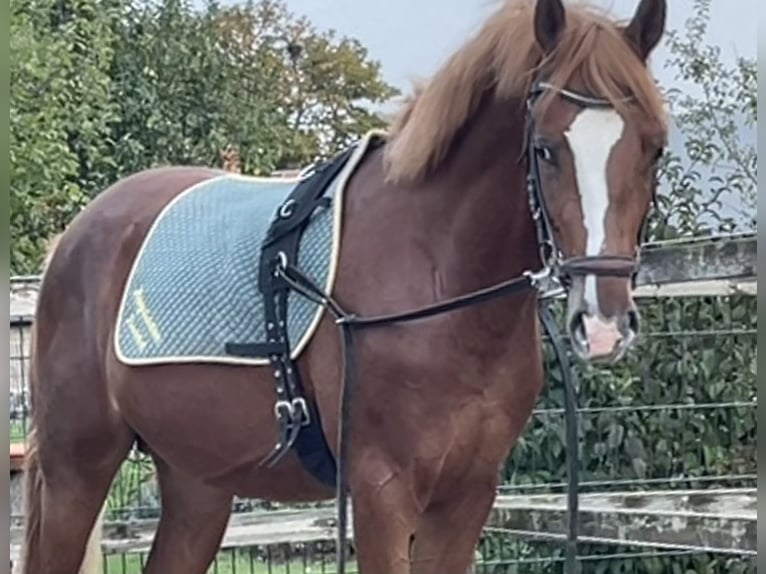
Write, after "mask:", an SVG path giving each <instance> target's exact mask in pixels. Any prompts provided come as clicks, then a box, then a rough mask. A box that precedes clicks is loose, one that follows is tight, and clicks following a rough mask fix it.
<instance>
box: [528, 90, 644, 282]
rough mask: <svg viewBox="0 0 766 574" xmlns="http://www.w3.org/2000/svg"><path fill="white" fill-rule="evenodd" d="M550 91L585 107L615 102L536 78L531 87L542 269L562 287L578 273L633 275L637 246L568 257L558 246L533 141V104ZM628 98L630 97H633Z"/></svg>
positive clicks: (532, 176)
mask: <svg viewBox="0 0 766 574" xmlns="http://www.w3.org/2000/svg"><path fill="white" fill-rule="evenodd" d="M547 91H554V92H556V93H557V94H558V95H559V96H560V97H562V98H563V99H565V100H566V101H568V102H570V103H572V104H575V105H577V106H580V107H582V108H596V109H606V108H612V107H613V106H612V104H611V102H610V101H609V100H607V99H605V98H597V97H593V96H588V95H585V94H580V93H577V92H574V91H572V90H568V89H564V88H559V87H556V86H553V85H551V84H549V83H547V82H537V83H536V84H535V85H534V86H533V87H532V89H531V90H530V93H529V96H528V98H527V102H526V110H527V137H526V156H527V192H528V193H529V205H530V209H531V211H532V219H533V220H534V222H535V227H536V229H537V241H538V246H539V248H540V258H541V260H542V264H543V270H544V273H545V275H547V276H548V277H549V278H550V280H551V281H553V282H555V283H558V286H559V287H565V286H568V285H569V284H570V283H571V279H572V278H573V277H576V276H585V275H596V276H598V277H624V278H634V277H635V274H636V271H637V270H638V263H639V261H638V250H637V252H636V255H635V256H634V257H627V256H623V255H581V256H573V257H565V256H564V253H563V251H562V250H561V249H560V248H559V247H558V246H557V244H556V240H555V238H554V235H553V227H552V225H551V218H550V214H549V212H548V209H547V206H546V203H545V198H544V197H543V189H542V179H541V177H540V160H539V158H538V155H537V153H536V149H535V144H534V130H535V121H534V117H533V115H532V107H533V106H534V104H535V102H536V101H537V100H538V98H539V97H540V96H541V95H542V94H543V93H545V92H547ZM631 99H632V98H628V99H627V100H628V101H629V100H631ZM645 227H646V221H644V224H643V226H642V230H641V235H640V236H639V244H640V243H641V240H642V237H643V235H644V233H645Z"/></svg>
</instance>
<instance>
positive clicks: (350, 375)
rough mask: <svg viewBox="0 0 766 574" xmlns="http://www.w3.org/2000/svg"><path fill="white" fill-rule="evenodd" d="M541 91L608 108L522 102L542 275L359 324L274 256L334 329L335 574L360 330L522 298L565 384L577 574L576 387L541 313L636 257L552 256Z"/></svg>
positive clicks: (542, 87)
mask: <svg viewBox="0 0 766 574" xmlns="http://www.w3.org/2000/svg"><path fill="white" fill-rule="evenodd" d="M547 90H554V91H556V92H557V93H558V95H559V96H561V97H563V98H565V99H566V100H567V101H569V102H572V103H575V104H577V105H579V106H583V107H599V108H604V107H609V106H610V105H611V104H610V103H609V101H607V100H605V99H601V98H594V97H591V96H587V95H583V94H579V93H576V92H572V91H570V90H567V89H562V88H557V87H555V86H552V85H550V84H547V83H545V82H539V83H537V84H535V85H534V87H533V89H532V90H531V91H530V94H529V98H528V100H527V125H528V128H527V129H528V133H527V143H526V145H527V155H526V157H527V189H528V192H529V203H530V207H531V210H532V217H533V219H534V221H535V225H536V228H537V239H538V244H539V247H540V250H541V260H542V268H541V269H540V270H538V271H531V270H528V271H525V272H524V273H522V274H521V275H520V276H518V277H515V278H512V279H509V280H506V281H504V282H502V283H498V284H496V285H493V286H490V287H487V288H485V289H481V290H478V291H474V292H471V293H467V294H465V295H461V296H458V297H455V298H452V299H449V300H446V301H442V302H439V303H435V304H432V305H428V306H425V307H421V308H419V309H415V310H411V311H406V312H402V313H396V314H391V315H381V316H374V317H359V316H357V315H355V314H354V313H349V312H347V311H346V310H345V309H343V307H342V306H341V305H340V303H339V302H338V301H337V300H335V299H334V298H333V297H332V295H330V294H329V293H325V292H324V291H323V290H322V288H321V287H319V286H317V285H316V283H315V282H314V281H313V280H311V279H310V278H309V277H307V276H306V275H305V274H304V273H302V272H301V271H300V270H299V269H298V268H297V267H295V266H293V265H292V264H289V263H288V259H287V257H284V256H282V257H280V256H279V255H284V254H278V256H277V257H276V258H275V260H274V261H273V267H272V269H273V273H274V276H275V277H277V278H278V279H279V280H280V281H283V282H284V283H285V284H286V285H287V286H288V287H289V288H290V289H292V290H294V291H295V292H297V293H299V294H301V295H303V296H304V297H306V298H307V299H309V300H311V301H313V302H315V303H317V304H319V305H321V306H323V307H325V308H327V309H328V310H329V311H330V312H331V313H332V314H333V315H334V316H335V322H336V324H337V325H338V326H339V327H340V329H341V332H342V341H343V346H342V349H343V359H344V371H343V381H342V397H341V405H340V421H339V430H338V443H337V457H336V458H337V484H336V495H337V517H338V518H337V526H338V531H337V547H336V563H337V570H336V572H337V574H345V559H346V557H345V544H346V535H347V529H348V523H347V520H348V500H347V495H348V472H347V466H348V460H349V459H348V456H349V433H350V418H351V405H352V400H353V395H354V392H355V389H356V383H357V380H356V356H355V353H354V335H355V333H356V332H357V331H361V330H364V329H370V328H376V327H383V326H386V325H393V324H399V323H405V322H411V321H416V320H421V319H425V318H428V317H433V316H435V315H440V314H443V313H448V312H451V311H455V310H457V309H461V308H464V307H469V306H473V305H478V304H480V303H482V302H485V301H489V300H492V299H497V298H499V297H503V296H507V295H510V294H513V293H517V292H520V291H524V290H533V291H537V294H538V298H539V301H540V305H539V312H540V319H541V322H542V324H543V326H544V328H545V330H546V332H547V333H548V336H549V338H550V340H551V343H552V345H553V349H554V352H555V354H556V356H557V359H558V362H559V367H560V369H561V372H562V378H563V382H564V402H565V426H566V456H567V479H568V492H567V494H568V498H567V513H568V521H567V543H566V552H565V565H566V566H565V568H566V572H567V574H575V573H576V572H577V568H578V563H577V538H578V522H577V513H578V474H579V452H578V448H579V446H578V428H577V384H576V380H575V373H574V372H573V371H572V369H571V368H570V364H569V357H568V354H567V352H566V348H565V345H564V342H563V338H562V337H561V334H560V332H559V328H558V325H557V323H556V320H555V318H554V316H553V313H552V311H551V309H550V308H549V306H548V302H549V301H550V299H551V298H552V297H553V296H555V295H558V294H560V293H562V292H565V291H566V289H567V287H568V286H569V284H570V279H571V278H572V277H574V276H578V275H580V276H582V275H588V274H594V275H599V276H612V277H614V276H616V277H626V278H627V277H632V276H634V274H635V271H636V268H637V266H638V259H637V257H623V256H612V255H600V256H579V257H570V258H565V257H564V255H563V253H562V252H561V251H560V250H559V249H558V248H557V244H556V242H555V239H554V235H553V228H552V226H551V221H550V216H549V214H548V211H547V209H546V204H545V201H544V198H543V193H542V183H541V178H540V166H539V163H538V161H539V160H538V157H537V153H536V150H535V147H534V140H533V136H534V120H533V117H532V107H533V105H534V102H535V101H536V100H537V98H538V97H539V96H540V95H541V94H542V93H543V92H545V91H547Z"/></svg>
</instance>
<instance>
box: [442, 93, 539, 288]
mask: <svg viewBox="0 0 766 574" xmlns="http://www.w3.org/2000/svg"><path fill="white" fill-rule="evenodd" d="M523 109H524V108H523V106H522V105H511V104H499V103H496V102H494V101H492V102H487V103H485V104H484V105H482V106H481V107H480V109H479V111H478V113H477V115H476V116H475V117H474V118H473V121H472V122H471V125H470V127H469V128H467V129H465V131H464V133H463V134H462V135H461V137H460V138H459V140H458V141H457V142H456V143H455V145H454V146H453V149H452V150H451V153H450V155H449V157H448V158H447V160H446V161H445V163H444V168H443V169H442V170H441V172H440V173H438V174H436V177H435V180H434V183H435V185H436V186H438V187H439V188H441V189H440V190H439V193H441V194H442V198H443V199H442V201H446V202H449V204H450V205H451V206H452V207H451V209H450V210H449V216H448V217H449V223H448V225H445V226H444V232H445V233H446V234H447V235H446V236H445V238H444V239H445V240H446V247H445V249H443V250H442V257H441V262H440V263H441V269H442V270H443V277H442V279H443V283H444V287H445V290H446V291H448V292H449V294H450V295H456V294H459V293H465V292H467V291H469V290H472V289H478V288H481V287H486V286H489V285H492V284H494V283H498V282H500V281H503V280H506V279H510V278H512V277H516V276H519V275H520V274H522V273H523V272H524V271H527V270H533V271H534V270H536V269H537V268H538V267H539V259H538V248H537V239H536V234H535V229H534V224H533V222H532V218H531V216H530V212H529V207H528V201H529V200H528V196H527V191H526V170H525V167H524V161H523V143H524V128H525V126H524V115H523ZM445 196H446V197H445Z"/></svg>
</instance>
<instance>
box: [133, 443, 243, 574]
mask: <svg viewBox="0 0 766 574" xmlns="http://www.w3.org/2000/svg"><path fill="white" fill-rule="evenodd" d="M154 462H155V465H156V467H157V478H158V480H159V485H160V496H161V499H162V510H161V515H160V522H159V525H158V527H157V534H156V536H155V537H154V542H153V544H152V548H151V551H150V552H149V559H148V560H147V563H146V568H145V570H144V574H167V573H169V572H183V573H184V574H204V573H205V572H206V571H207V569H208V567H209V566H210V564H211V563H212V562H213V559H214V558H215V555H216V554H217V552H218V548H219V546H220V544H221V539H222V538H223V534H224V532H225V530H226V525H227V523H228V520H229V515H230V514H231V502H232V494H231V493H228V492H226V491H223V490H220V489H218V488H215V487H213V486H210V485H208V484H205V483H203V482H201V481H200V480H199V479H197V478H194V477H191V476H188V475H186V474H184V473H183V472H181V471H179V470H177V469H175V468H173V467H171V466H170V465H168V464H167V463H166V462H165V461H163V460H162V459H160V458H159V457H157V456H154Z"/></svg>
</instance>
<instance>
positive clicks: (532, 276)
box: [524, 265, 566, 299]
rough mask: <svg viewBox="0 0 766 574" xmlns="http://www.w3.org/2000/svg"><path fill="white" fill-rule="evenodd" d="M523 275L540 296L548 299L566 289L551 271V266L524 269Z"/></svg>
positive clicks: (564, 291) (562, 292)
mask: <svg viewBox="0 0 766 574" xmlns="http://www.w3.org/2000/svg"><path fill="white" fill-rule="evenodd" d="M524 277H527V278H528V279H529V284H530V285H531V286H532V287H534V288H535V289H537V292H538V293H539V295H540V297H541V298H543V299H550V298H554V297H558V296H559V295H562V294H564V293H566V289H565V288H564V286H563V285H562V284H561V282H560V281H559V280H558V277H556V275H555V274H554V272H553V268H551V267H549V266H548V265H546V266H545V267H543V268H542V269H541V270H540V271H525V272H524Z"/></svg>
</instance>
